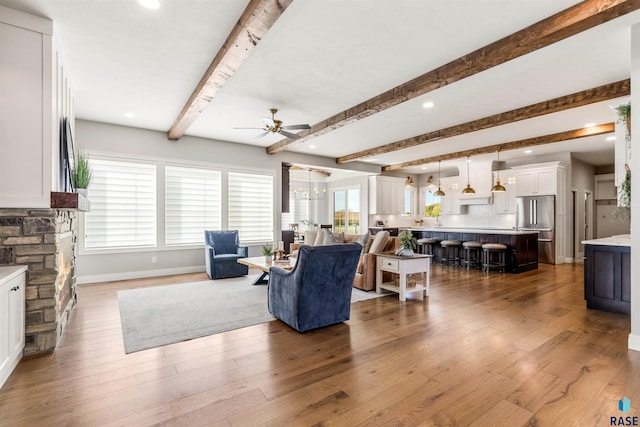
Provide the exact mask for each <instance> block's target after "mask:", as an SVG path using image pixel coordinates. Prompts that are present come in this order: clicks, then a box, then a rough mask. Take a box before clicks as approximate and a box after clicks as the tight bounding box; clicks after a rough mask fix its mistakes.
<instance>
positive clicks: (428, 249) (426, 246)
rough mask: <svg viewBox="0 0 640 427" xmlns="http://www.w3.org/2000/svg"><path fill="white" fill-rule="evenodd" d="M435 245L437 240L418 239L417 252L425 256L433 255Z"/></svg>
mask: <svg viewBox="0 0 640 427" xmlns="http://www.w3.org/2000/svg"><path fill="white" fill-rule="evenodd" d="M437 244H438V240H437V239H431V238H428V237H423V238H422V239H418V252H419V253H421V254H425V255H435V246H436V245H437Z"/></svg>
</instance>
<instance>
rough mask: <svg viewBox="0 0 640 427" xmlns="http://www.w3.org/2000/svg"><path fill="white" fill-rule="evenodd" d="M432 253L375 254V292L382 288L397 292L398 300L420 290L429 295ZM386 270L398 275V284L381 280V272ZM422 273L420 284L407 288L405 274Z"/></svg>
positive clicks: (379, 291)
mask: <svg viewBox="0 0 640 427" xmlns="http://www.w3.org/2000/svg"><path fill="white" fill-rule="evenodd" d="M431 258H432V255H422V254H414V255H413V256H399V255H394V254H393V253H379V254H376V259H377V262H376V292H377V293H381V292H382V289H387V290H389V291H393V292H397V293H398V294H399V298H400V301H406V300H407V293H413V292H420V298H421V299H422V295H423V294H422V292H424V296H428V295H429V283H430V280H431V279H430V275H431V274H430V270H431ZM383 271H388V272H391V273H396V274H398V275H399V280H398V285H396V284H395V283H393V282H383V281H382V272H383ZM416 273H422V274H423V275H424V280H423V282H422V284H416V286H412V287H410V288H407V276H409V275H410V274H416Z"/></svg>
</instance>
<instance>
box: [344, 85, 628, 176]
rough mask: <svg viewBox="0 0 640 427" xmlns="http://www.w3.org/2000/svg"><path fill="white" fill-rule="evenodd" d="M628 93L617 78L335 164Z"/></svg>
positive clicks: (626, 86)
mask: <svg viewBox="0 0 640 427" xmlns="http://www.w3.org/2000/svg"><path fill="white" fill-rule="evenodd" d="M630 94H631V81H630V80H629V79H626V80H621V81H619V82H615V83H610V84H607V85H603V86H599V87H595V88H592V89H587V90H583V91H580V92H576V93H572V94H570V95H566V96H561V97H558V98H554V99H550V100H548V101H543V102H539V103H537V104H532V105H527V106H526V107H522V108H516V109H515V110H511V111H506V112H504V113H498V114H494V115H493V116H488V117H483V118H481V119H478V120H473V121H470V122H467V123H462V124H459V125H455V126H450V127H448V128H444V129H439V130H436V131H433V132H429V133H425V134H423V135H418V136H414V137H412V138H407V139H402V140H399V141H395V142H391V143H389V144H385V145H381V146H379V147H374V148H369V149H367V150H362V151H359V152H357V153H352V154H347V155H345V156H342V157H338V158H337V159H336V163H347V162H350V161H354V160H358V159H361V158H364V157H369V156H377V155H380V154H385V153H390V152H393V151H397V150H402V149H405V148H410V147H415V146H418V145H422V144H427V143H429V142H434V141H438V140H441V139H445V138H451V137H454V136H459V135H463V134H466V133H470V132H476V131H479V130H483V129H489V128H492V127H496V126H502V125H506V124H509V123H513V122H517V121H520V120H526V119H531V118H534V117H539V116H542V115H545V114H551V113H557V112H560V111H564V110H569V109H571V108H577V107H583V106H585V105H589V104H593V103H596V102H602V101H608V100H611V99H615V98H620V97H623V96H629V95H630Z"/></svg>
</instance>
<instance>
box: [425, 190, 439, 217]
mask: <svg viewBox="0 0 640 427" xmlns="http://www.w3.org/2000/svg"><path fill="white" fill-rule="evenodd" d="M422 194H423V195H424V216H431V217H439V216H440V214H441V207H440V202H441V197H440V196H436V195H434V194H433V191H431V190H427V191H423V193H422Z"/></svg>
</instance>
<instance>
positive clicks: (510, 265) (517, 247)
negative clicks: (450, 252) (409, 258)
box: [411, 228, 538, 273]
mask: <svg viewBox="0 0 640 427" xmlns="http://www.w3.org/2000/svg"><path fill="white" fill-rule="evenodd" d="M411 232H412V233H413V235H414V236H415V237H416V238H417V239H420V238H425V237H426V238H433V239H437V240H439V241H442V240H459V241H461V242H466V241H470V240H475V241H478V242H481V243H502V244H504V245H507V272H510V273H522V272H524V271H529V270H535V269H537V268H538V232H533V231H516V230H513V231H511V230H499V231H498V230H496V231H493V232H492V230H487V231H486V232H482V231H481V230H476V229H473V230H472V229H469V230H465V229H444V228H440V229H435V230H434V229H415V228H413V229H411ZM434 255H435V258H434V262H439V261H440V250H439V248H437V250H436V254H434Z"/></svg>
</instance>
